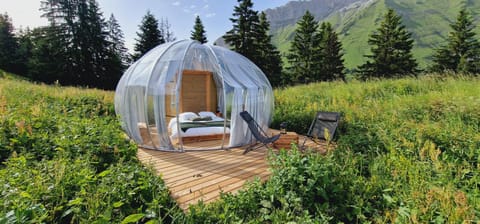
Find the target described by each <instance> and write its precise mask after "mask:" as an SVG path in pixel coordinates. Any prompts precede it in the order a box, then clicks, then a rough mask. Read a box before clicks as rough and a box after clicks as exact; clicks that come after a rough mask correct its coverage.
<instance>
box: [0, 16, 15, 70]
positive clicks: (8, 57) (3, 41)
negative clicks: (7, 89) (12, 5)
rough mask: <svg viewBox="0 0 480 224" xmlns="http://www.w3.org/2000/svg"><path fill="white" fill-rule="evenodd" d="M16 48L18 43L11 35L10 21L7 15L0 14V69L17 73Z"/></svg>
mask: <svg viewBox="0 0 480 224" xmlns="http://www.w3.org/2000/svg"><path fill="white" fill-rule="evenodd" d="M17 48H18V43H17V39H16V38H15V35H14V34H13V26H12V21H11V19H10V17H9V16H8V14H6V13H5V14H0V69H4V70H6V71H9V72H15V73H16V72H18V67H17V63H16V56H17Z"/></svg>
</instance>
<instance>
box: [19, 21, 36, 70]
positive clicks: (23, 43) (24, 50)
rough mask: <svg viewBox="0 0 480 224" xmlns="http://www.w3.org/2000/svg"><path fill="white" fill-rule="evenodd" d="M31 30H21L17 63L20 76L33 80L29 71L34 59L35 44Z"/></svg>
mask: <svg viewBox="0 0 480 224" xmlns="http://www.w3.org/2000/svg"><path fill="white" fill-rule="evenodd" d="M30 34H31V30H30V29H29V28H28V27H27V29H26V30H20V32H18V37H17V40H18V49H17V57H16V59H17V61H16V62H15V63H16V64H17V66H18V69H19V70H18V73H17V74H19V75H22V76H25V77H27V78H31V77H30V74H29V71H28V61H29V59H30V58H31V57H32V50H33V42H32V39H31V35H30Z"/></svg>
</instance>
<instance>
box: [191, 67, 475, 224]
mask: <svg viewBox="0 0 480 224" xmlns="http://www.w3.org/2000/svg"><path fill="white" fill-rule="evenodd" d="M479 87H480V79H478V77H468V76H461V77H454V76H453V75H452V76H448V75H447V76H445V75H427V76H424V77H420V78H405V79H398V80H380V81H369V82H355V81H354V82H351V83H343V82H333V83H318V84H311V85H307V86H297V87H291V88H286V89H281V90H276V91H275V104H276V105H275V106H276V107H275V115H274V121H273V126H274V127H278V124H279V123H281V122H282V121H287V122H289V123H288V128H287V129H289V130H292V131H296V132H298V133H302V134H303V133H305V132H306V131H307V130H308V127H309V125H310V122H311V121H312V119H313V117H314V115H315V113H316V112H317V111H338V112H340V113H341V114H342V120H341V124H340V127H339V130H338V135H337V136H336V138H335V140H336V142H337V148H336V149H335V150H334V151H333V152H330V153H328V154H327V155H325V156H322V155H318V154H316V153H308V152H306V153H299V152H298V151H295V150H293V151H291V152H281V153H280V154H278V155H275V154H272V156H271V164H272V176H271V178H270V180H269V181H267V182H266V183H265V184H261V183H258V182H256V183H254V184H252V186H251V188H250V189H248V190H245V191H243V192H242V193H240V194H239V195H238V196H231V195H226V196H225V197H224V198H223V201H221V202H219V203H217V204H213V205H211V206H207V207H201V206H200V207H196V208H194V209H192V210H193V212H192V214H195V215H196V216H195V217H197V218H200V219H201V220H203V221H206V222H220V221H225V220H227V222H237V221H241V222H246V221H247V222H250V221H251V222H273V223H275V222H287V221H294V222H299V223H318V222H321V223H323V222H324V223H337V222H344V223H393V222H399V223H429V222H435V223H445V222H446V223H461V222H467V223H468V222H479V221H480V213H479V212H478V211H480V188H479V187H480V174H479V170H480V163H479V162H480V110H479V109H478V108H480V88H479ZM247 211H257V212H256V213H251V212H247ZM206 214H207V215H206ZM216 214H220V215H216Z"/></svg>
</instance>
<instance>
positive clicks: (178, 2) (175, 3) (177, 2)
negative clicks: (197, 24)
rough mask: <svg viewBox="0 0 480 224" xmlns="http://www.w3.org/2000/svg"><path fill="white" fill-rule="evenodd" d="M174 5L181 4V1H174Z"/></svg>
mask: <svg viewBox="0 0 480 224" xmlns="http://www.w3.org/2000/svg"><path fill="white" fill-rule="evenodd" d="M172 5H173V6H179V5H180V1H176V2H173V3H172Z"/></svg>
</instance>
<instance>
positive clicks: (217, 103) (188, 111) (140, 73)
mask: <svg viewBox="0 0 480 224" xmlns="http://www.w3.org/2000/svg"><path fill="white" fill-rule="evenodd" d="M244 110H246V111H248V112H249V113H250V114H251V115H252V116H253V117H254V118H255V120H256V121H257V122H258V123H259V124H260V125H261V126H262V128H264V129H266V128H268V125H269V124H270V122H271V117H272V113H273V92H272V87H271V85H270V83H269V82H268V79H267V78H266V76H265V75H264V74H263V72H262V71H261V70H260V69H259V68H258V67H257V66H256V65H255V64H254V63H252V62H251V61H250V60H248V59H247V58H245V57H244V56H242V55H240V54H238V53H236V52H233V51H231V50H228V49H226V48H222V47H217V46H209V45H202V44H200V43H199V42H197V41H193V40H180V41H175V42H170V43H166V44H162V45H159V46H157V47H156V48H154V49H152V50H150V51H149V52H147V53H146V54H145V55H144V56H143V57H142V58H140V59H139V60H138V61H136V62H135V63H134V64H132V65H131V66H130V67H129V68H128V69H127V70H126V71H125V73H124V74H123V76H122V78H121V79H120V82H119V83H118V85H117V89H116V92H115V111H116V113H117V115H119V116H120V119H121V121H122V126H123V128H124V130H125V131H126V133H127V134H128V135H129V136H130V138H131V139H133V140H134V141H135V142H136V143H137V144H139V145H140V146H142V147H145V148H150V149H157V150H167V151H184V150H190V149H192V150H194V149H203V150H205V149H224V148H229V147H238V146H242V145H246V144H250V143H252V142H253V141H254V140H253V139H252V135H251V133H250V131H249V130H248V126H247V124H246V123H245V122H244V121H243V120H242V118H241V117H240V115H239V113H240V112H242V111H244Z"/></svg>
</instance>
